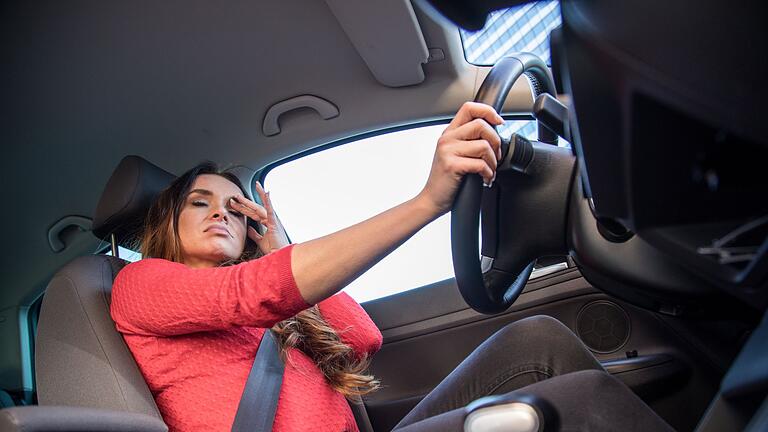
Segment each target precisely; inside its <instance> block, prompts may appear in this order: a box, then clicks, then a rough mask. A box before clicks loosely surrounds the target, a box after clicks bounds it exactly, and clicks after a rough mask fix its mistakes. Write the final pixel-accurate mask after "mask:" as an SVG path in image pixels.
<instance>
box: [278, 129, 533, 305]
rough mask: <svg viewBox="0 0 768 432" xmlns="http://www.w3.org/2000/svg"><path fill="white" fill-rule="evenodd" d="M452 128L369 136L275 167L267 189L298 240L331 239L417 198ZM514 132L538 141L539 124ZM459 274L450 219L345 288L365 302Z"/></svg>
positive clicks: (419, 235) (430, 227)
mask: <svg viewBox="0 0 768 432" xmlns="http://www.w3.org/2000/svg"><path fill="white" fill-rule="evenodd" d="M445 127H446V125H444V124H441V125H433V126H424V127H417V128H413V129H408V130H401V131H397V132H391V133H385V134H382V135H377V136H374V137H370V138H364V139H360V140H358V141H353V142H349V143H347V144H344V145H340V146H337V147H332V148H329V149H326V150H323V151H319V152H316V153H312V154H309V155H307V156H304V157H300V158H298V159H294V160H291V161H289V162H286V163H284V164H281V165H278V166H276V167H274V168H273V169H271V170H270V171H269V172H268V173H267V175H266V178H265V179H264V183H265V187H266V188H267V190H269V191H270V193H271V197H272V203H273V205H274V207H275V211H276V212H277V214H278V216H279V217H280V220H281V221H282V222H283V225H284V226H285V229H286V231H287V232H288V235H289V236H290V238H291V241H293V242H295V243H300V242H304V241H307V240H311V239H314V238H317V237H320V236H323V235H326V234H330V233H332V232H335V231H338V230H340V229H343V228H346V227H348V226H350V225H353V224H355V223H358V222H361V221H363V220H365V219H367V218H369V217H371V216H374V215H376V214H378V213H380V212H382V211H384V210H387V209H389V208H391V207H393V206H395V205H397V204H400V203H402V202H404V201H406V200H408V199H410V198H412V197H414V196H416V194H417V193H418V192H419V191H420V190H421V188H422V187H423V186H424V183H425V182H426V180H427V175H428V174H429V168H430V166H431V163H432V156H433V154H434V151H435V144H436V143H437V139H438V138H439V137H440V134H441V133H442V131H443V130H444V129H445ZM513 132H519V133H521V134H524V135H526V136H530V137H531V138H533V137H534V136H535V135H536V125H535V122H532V121H527V120H507V121H506V125H505V128H504V130H503V131H501V133H502V135H505V134H506V135H508V134H511V133H513ZM360 241H365V239H361V240H360ZM452 277H453V264H452V262H451V239H450V214H447V215H445V216H443V217H441V218H439V219H437V220H436V221H434V222H433V223H431V224H430V225H428V226H427V227H425V228H424V229H422V230H421V231H419V232H418V233H417V234H416V235H415V236H413V237H412V238H411V239H410V240H408V241H407V242H406V243H405V244H403V245H402V246H400V248H398V249H397V250H395V251H394V252H393V253H392V254H390V255H389V256H387V257H386V258H384V259H383V260H382V261H381V262H380V263H378V264H377V265H376V266H374V267H373V268H372V269H370V270H369V271H368V272H366V273H365V274H363V275H362V276H361V277H359V278H358V279H357V280H355V281H354V282H352V283H351V284H350V285H349V286H348V287H347V288H345V291H346V292H347V293H349V294H350V295H351V296H352V297H353V298H354V299H355V300H357V301H358V302H365V301H368V300H373V299H376V298H380V297H384V296H388V295H392V294H396V293H399V292H403V291H407V290H410V289H413V288H418V287H421V286H424V285H427V284H430V283H433V282H437V281H440V280H444V279H448V278H452Z"/></svg>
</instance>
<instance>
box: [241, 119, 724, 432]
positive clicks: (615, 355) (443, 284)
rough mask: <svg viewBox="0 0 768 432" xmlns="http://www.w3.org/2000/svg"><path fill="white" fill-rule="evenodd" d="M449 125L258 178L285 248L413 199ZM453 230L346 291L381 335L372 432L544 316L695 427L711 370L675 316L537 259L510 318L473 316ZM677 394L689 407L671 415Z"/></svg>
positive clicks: (520, 129)
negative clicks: (512, 331)
mask: <svg viewBox="0 0 768 432" xmlns="http://www.w3.org/2000/svg"><path fill="white" fill-rule="evenodd" d="M444 128H445V122H437V123H426V124H424V123H422V124H415V125H409V126H408V127H401V128H396V129H389V130H383V131H376V132H371V133H368V134H366V135H363V136H359V137H353V138H349V139H345V140H342V141H338V142H334V143H331V144H328V145H326V146H323V147H320V148H318V149H314V150H312V151H309V152H306V153H304V154H299V155H295V156H293V157H291V158H288V159H286V160H283V161H278V162H276V163H274V164H272V165H270V166H267V167H266V168H264V169H263V170H262V171H261V172H260V173H259V175H257V176H256V178H258V179H261V180H262V182H263V183H264V184H265V187H266V188H267V190H269V191H270V194H271V198H272V202H273V205H274V206H275V209H276V211H277V213H278V216H279V217H280V219H281V221H282V222H283V224H284V226H285V228H286V230H287V232H288V235H289V236H290V237H291V240H292V241H293V242H303V241H306V240H309V239H312V238H316V237H319V236H322V235H325V234H328V233H330V232H333V231H336V230H338V229H342V228H344V227H346V226H350V225H352V224H354V223H356V222H359V221H362V220H364V219H366V218H368V217H370V216H373V215H374V214H376V213H379V212H381V211H384V210H386V209H387V208H390V207H392V206H395V205H397V204H399V203H400V202H403V201H404V200H407V199H409V198H411V197H413V196H415V194H417V193H418V192H419V190H420V188H421V187H422V186H423V184H424V182H425V181H426V176H427V173H428V171H429V165H430V163H431V156H432V154H433V152H434V147H435V143H436V141H437V138H438V137H439V136H440V133H441V132H442V130H443V129H444ZM500 132H501V133H502V135H508V134H511V133H519V134H523V135H528V136H531V137H533V136H535V134H536V124H535V122H534V121H532V120H531V119H530V118H526V117H520V116H518V117H514V116H509V117H508V118H507V119H506V123H505V126H504V127H503V128H502V129H501V130H500ZM562 145H565V146H567V145H568V144H567V143H563V144H562ZM531 223H536V221H531ZM449 226H450V214H448V215H445V216H443V217H441V218H439V219H437V220H436V221H434V222H433V223H431V224H430V225H428V226H427V227H425V228H424V229H423V230H422V231H421V232H419V233H417V234H416V235H414V236H413V238H411V239H410V240H409V241H407V242H406V243H405V244H404V245H402V246H401V247H400V248H398V250H396V251H395V252H394V253H392V254H391V255H389V256H387V257H386V258H384V259H383V260H382V262H380V263H379V264H378V265H376V266H374V267H373V268H372V269H371V270H369V271H368V272H366V273H365V274H364V275H362V276H361V277H360V278H359V279H358V280H356V281H354V282H353V283H352V284H350V286H348V287H347V288H345V291H346V292H348V293H349V294H350V295H351V296H352V297H353V298H355V299H356V300H357V301H358V302H360V303H361V304H362V306H363V308H364V309H365V310H366V311H367V312H368V314H369V315H370V316H371V318H372V319H373V321H374V322H375V323H376V325H377V326H378V327H379V329H380V330H381V332H382V335H383V337H384V344H383V346H382V348H381V350H380V351H379V352H378V353H377V354H376V355H375V356H374V358H373V362H372V366H371V372H372V373H373V374H374V375H375V376H376V377H377V378H378V379H380V380H381V382H382V388H381V389H380V390H379V391H377V392H375V393H372V394H370V395H367V396H366V397H365V403H366V407H367V410H368V414H369V416H370V419H371V422H372V424H373V426H374V428H375V430H382V431H383V430H391V429H392V427H393V426H394V425H395V424H397V422H398V421H399V420H400V419H401V418H402V417H403V416H404V415H405V414H406V413H407V412H408V411H409V410H411V409H412V408H413V407H414V406H415V405H416V404H417V403H418V402H419V401H420V400H421V399H422V398H423V397H424V396H425V395H426V394H427V393H429V392H430V391H431V390H432V389H433V388H434V387H435V386H436V385H437V384H438V383H439V382H440V381H441V380H442V379H443V378H445V377H446V376H447V375H448V374H449V373H450V372H451V371H452V370H453V369H454V368H455V367H456V366H457V365H458V364H459V363H460V362H461V361H462V360H463V359H464V358H465V357H466V356H467V355H468V354H469V353H471V352H472V350H473V349H475V348H476V347H477V346H478V345H479V344H481V343H482V342H483V341H484V340H486V339H487V338H488V337H489V336H490V335H492V334H493V333H494V332H495V331H497V330H499V329H500V328H502V327H504V326H505V325H507V324H509V323H511V322H514V321H516V320H519V319H522V318H525V317H529V316H533V315H539V314H541V315H549V316H552V317H555V318H557V319H558V320H560V321H561V322H563V323H564V324H565V325H566V326H568V327H569V328H570V329H571V330H573V331H574V333H576V334H577V335H578V336H579V337H580V338H581V339H582V341H583V342H584V343H585V344H586V345H587V347H588V348H589V349H590V350H591V351H592V352H593V353H594V354H595V356H596V357H597V358H598V359H599V360H601V361H603V362H604V364H605V365H606V367H607V368H608V369H609V371H611V372H612V373H615V374H616V376H618V377H619V378H621V379H623V380H624V381H625V382H626V383H628V384H629V385H630V386H631V387H632V388H633V389H634V390H636V391H637V392H638V394H640V395H641V396H642V397H644V398H645V399H646V401H647V402H649V403H650V404H651V405H652V406H653V407H654V408H655V409H656V410H657V412H659V413H660V414H661V415H663V416H664V417H665V419H667V421H669V422H670V423H671V424H672V425H673V426H675V427H681V428H682V429H689V428H692V427H693V425H694V424H695V421H696V419H698V417H699V415H700V414H701V412H702V411H703V410H704V408H705V407H706V405H707V403H708V402H709V400H710V399H711V396H712V394H713V392H714V390H715V387H714V382H716V381H711V380H712V379H716V378H713V377H715V376H716V375H717V373H715V372H712V371H711V370H709V369H707V368H706V367H705V366H701V365H700V363H701V362H699V361H697V360H696V357H697V353H696V352H695V351H691V350H688V349H686V345H685V343H683V342H682V341H681V339H680V338H679V337H677V336H676V333H675V332H673V331H671V329H670V328H671V327H670V326H671V325H672V324H670V323H669V321H670V320H671V319H672V318H671V317H665V316H662V315H660V314H655V313H652V312H649V311H646V310H643V309H640V308H637V307H634V306H632V305H631V304H628V303H625V302H623V301H621V300H618V299H616V298H612V297H611V296H609V295H607V294H605V293H603V292H602V291H600V290H599V289H597V288H595V287H594V286H593V285H592V284H590V283H589V282H588V281H587V280H585V279H584V277H582V275H581V273H580V272H579V270H578V268H576V267H575V266H574V264H573V262H572V261H571V260H569V259H568V258H567V257H546V258H544V259H541V260H540V261H539V262H538V263H537V268H536V270H535V271H534V273H533V275H532V276H531V279H530V280H529V282H528V284H527V286H526V288H525V290H524V291H523V293H522V295H521V296H520V297H519V298H518V300H517V301H516V302H515V304H514V305H513V306H512V307H511V308H510V309H508V310H507V311H505V312H503V313H500V314H497V315H492V316H489V315H483V314H480V313H477V312H475V311H474V310H472V309H471V308H469V306H467V304H466V303H465V302H464V300H463V298H462V297H461V294H460V293H459V290H458V289H457V286H456V282H455V280H454V279H453V268H452V262H451V254H450V235H449ZM509 349H526V347H524V346H519V347H509ZM680 397H684V398H685V400H686V406H687V407H688V409H686V410H680V409H679V408H678V407H676V402H675V401H677V400H678V398H680Z"/></svg>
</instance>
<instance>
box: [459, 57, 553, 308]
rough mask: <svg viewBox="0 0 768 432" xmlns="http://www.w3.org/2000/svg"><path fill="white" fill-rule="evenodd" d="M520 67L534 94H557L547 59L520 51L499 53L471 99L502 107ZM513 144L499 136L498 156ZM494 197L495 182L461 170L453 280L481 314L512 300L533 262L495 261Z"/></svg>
mask: <svg viewBox="0 0 768 432" xmlns="http://www.w3.org/2000/svg"><path fill="white" fill-rule="evenodd" d="M524 73H525V74H526V75H528V76H529V78H530V80H531V84H532V87H533V91H534V99H535V98H536V96H538V95H539V94H540V93H543V92H546V93H550V94H552V95H555V94H556V92H555V87H554V82H553V80H552V77H551V75H550V73H549V69H548V68H547V65H546V64H545V63H544V62H543V61H542V60H541V59H540V58H538V57H537V56H535V55H533V54H528V53H522V54H516V55H514V56H509V57H504V58H502V59H501V60H499V61H498V62H497V63H496V65H495V66H494V67H493V68H492V69H491V71H490V73H489V74H488V76H487V77H486V79H485V81H483V84H482V85H481V86H480V89H479V90H478V92H477V95H476V96H475V102H479V103H484V104H486V105H490V106H492V107H493V108H494V109H495V110H496V111H497V112H501V109H502V107H503V105H504V101H505V100H506V98H507V95H508V94H509V91H510V89H511V88H512V85H513V84H514V83H515V81H517V79H518V78H520V76H521V75H523V74H524ZM539 139H540V140H541V141H545V142H546V141H551V136H550V135H548V131H546V128H544V127H542V126H541V125H539ZM512 144H513V145H510V143H509V142H508V141H504V140H503V141H502V160H506V159H507V153H508V152H510V151H512V152H513V153H514V151H515V148H517V146H516V145H514V142H513V143H512ZM510 149H511V150H510ZM512 156H514V155H512ZM512 156H510V157H512ZM497 200H498V184H496V185H494V186H492V187H490V188H486V187H483V184H482V179H481V178H480V177H479V176H476V175H470V176H465V177H464V178H463V179H462V182H461V185H460V186H459V189H458V192H457V194H456V198H455V200H454V204H453V208H452V210H451V250H452V253H453V267H454V273H455V275H456V283H457V285H458V287H459V291H460V292H461V295H462V296H463V297H464V300H465V301H466V302H467V304H468V305H469V306H471V307H472V308H473V309H475V310H476V311H478V312H481V313H486V314H494V313H499V312H503V311H504V310H506V309H508V308H509V307H510V306H511V305H512V304H513V303H514V302H515V300H517V297H518V296H519V295H520V293H521V292H522V290H523V288H524V287H525V284H526V282H527V281H528V278H529V277H530V275H531V271H533V265H534V263H535V259H534V260H532V261H526V262H523V263H521V264H518V265H515V266H513V267H515V268H512V269H508V268H506V269H500V268H497V267H495V266H494V261H495V258H496V256H497V255H496V254H497V251H496V248H497V244H496V242H497V227H498V213H497V211H496V208H495V205H496V204H497ZM481 208H482V210H483V220H482V222H483V225H482V227H481V228H482V235H483V250H482V255H481V258H479V259H478V256H477V251H478V250H479V244H478V236H477V228H476V227H477V226H478V224H479V223H480V213H481Z"/></svg>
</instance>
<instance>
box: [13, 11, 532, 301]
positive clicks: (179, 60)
mask: <svg viewBox="0 0 768 432" xmlns="http://www.w3.org/2000/svg"><path fill="white" fill-rule="evenodd" d="M329 1H331V0H329ZM382 1H384V3H386V1H385V0H382ZM332 3H333V7H334V8H343V7H346V6H345V2H343V1H332ZM348 3H350V4H352V3H353V2H348ZM384 3H382V4H384ZM377 4H378V3H377V2H372V3H371V5H372V6H371V15H370V16H367V17H366V16H361V17H360V19H377V18H378V17H377V16H375V8H376V5H377ZM401 7H406V8H408V7H410V5H409V3H408V2H406V1H403V2H402V6H401ZM358 9H359V8H358ZM414 9H415V13H416V18H417V20H418V24H419V26H420V27H421V32H422V33H423V37H424V42H425V43H426V47H428V48H430V49H433V48H439V49H440V50H442V52H443V53H444V55H445V59H444V60H441V61H434V62H428V63H426V64H424V65H423V70H424V75H425V79H424V81H423V82H421V83H419V84H416V85H410V86H406V87H397V88H393V87H387V86H385V85H383V84H381V83H379V82H377V81H376V79H375V78H374V75H373V74H372V73H371V70H369V68H368V67H367V65H366V62H365V61H364V60H363V59H362V58H361V56H360V54H359V53H358V51H357V50H356V46H355V44H353V43H352V41H351V40H350V35H348V34H347V33H346V32H345V30H344V28H342V26H340V25H339V21H338V20H337V19H336V16H335V15H334V13H333V12H332V10H331V8H329V6H328V4H326V2H320V1H315V0H295V1H231V2H227V3H226V4H222V3H219V2H212V1H199V0H198V1H165V2H150V1H136V2H101V1H70V2H56V1H49V2H41V1H25V2H22V1H13V2H3V3H2V5H0V10H1V11H2V13H1V14H0V16H1V17H2V18H0V19H1V20H2V21H0V23H1V24H0V34H2V42H0V44H2V45H0V53H2V58H3V68H2V72H0V76H1V77H2V83H3V84H2V86H3V91H2V94H3V97H2V98H0V99H1V101H0V107H1V108H0V109H1V110H2V116H1V117H0V127H1V129H2V131H3V143H4V145H3V149H4V152H5V153H6V154H8V153H10V155H9V157H8V158H6V159H5V160H6V161H9V162H10V163H6V169H5V170H4V171H3V180H4V184H5V185H6V197H5V200H6V203H7V204H6V208H7V209H8V210H11V209H18V210H19V211H18V212H12V211H6V212H4V214H3V226H5V227H6V237H5V238H6V247H5V248H4V250H3V251H2V264H0V265H1V266H2V267H1V268H0V271H1V272H2V275H3V286H2V294H0V310H2V309H4V308H7V307H12V306H16V305H18V304H28V303H29V302H30V301H31V300H33V299H34V298H35V297H36V296H37V295H39V293H40V292H41V291H42V289H43V288H44V285H45V284H46V283H47V281H48V279H49V278H50V276H51V275H52V273H53V272H54V271H55V270H56V269H57V268H59V267H60V266H61V265H63V264H64V263H66V262H67V261H69V260H71V259H73V258H74V257H76V256H79V255H82V254H86V253H92V252H93V251H94V250H95V247H96V245H97V244H98V243H99V242H98V241H97V240H96V239H95V237H93V236H92V235H91V234H89V233H85V234H82V235H75V236H71V237H68V238H66V239H65V240H68V243H69V244H68V248H67V249H65V250H64V251H63V252H60V253H54V252H53V251H52V250H51V248H50V246H49V243H48V230H49V228H50V227H51V226H52V225H53V224H54V223H55V222H57V221H58V220H59V219H60V218H62V217H64V216H68V215H80V216H87V217H90V216H91V215H92V214H93V210H94V208H95V206H96V202H97V200H98V197H99V195H100V193H101V190H102V188H103V186H104V184H105V183H106V181H107V179H108V178H109V175H110V174H111V171H112V169H113V168H114V167H115V165H116V164H117V163H118V161H119V160H120V159H121V158H122V157H123V156H125V155H128V154H137V155H140V156H142V157H144V158H146V159H148V160H150V161H152V162H153V163H155V164H157V165H159V166H161V167H163V168H165V169H166V170H168V171H171V172H173V173H177V174H178V173H180V172H182V171H184V170H185V169H186V168H188V167H190V166H192V165H194V164H195V163H197V162H199V161H201V160H204V159H210V160H213V161H215V162H218V163H220V164H222V165H225V166H236V165H240V166H244V167H247V170H246V171H247V172H252V171H254V170H257V169H259V168H260V167H262V166H264V165H265V164H267V163H269V162H272V161H275V160H278V159H280V158H283V157H286V156H289V155H291V154H295V153H297V152H300V151H302V150H306V149H309V148H312V147H315V146H317V145H320V144H324V143H328V142H332V141H335V140H338V139H341V138H346V137H350V136H353V135H356V134H359V133H364V132H368V131H372V130H378V129H383V128H387V127H395V126H400V125H404V124H408V123H413V122H417V121H426V120H434V119H438V118H447V117H448V116H450V114H451V113H453V112H455V110H456V109H457V108H458V106H459V105H460V104H461V103H462V102H463V101H465V100H470V99H471V98H472V97H473V95H474V91H475V90H476V88H477V87H478V86H479V83H480V81H481V80H482V78H483V76H484V75H485V74H487V68H479V67H475V66H473V65H469V64H467V63H466V61H465V60H464V55H463V50H462V48H461V41H460V38H459V33H458V29H457V28H456V27H454V26H453V25H452V24H450V23H448V22H447V21H445V20H443V19H440V18H439V17H438V16H436V15H433V14H431V13H429V11H428V9H429V7H428V6H425V5H423V4H420V3H419V4H416V5H415V6H414ZM408 25H412V24H411V23H409V22H406V20H404V21H403V22H392V23H390V24H389V27H390V28H392V31H393V32H397V31H398V29H399V28H402V27H401V26H408ZM381 38H382V40H383V41H386V40H387V35H386V34H383V35H381ZM398 60H399V59H398V58H397V57H396V56H395V57H393V58H392V59H391V61H392V62H395V64H396V62H397V61H398ZM518 84H519V85H518V86H516V87H515V90H513V92H512V94H511V95H510V97H509V99H508V102H507V106H506V107H505V111H508V112H518V111H524V110H525V109H526V107H528V106H530V102H531V100H530V92H529V91H528V89H527V86H525V85H524V84H522V83H518ZM304 94H311V95H315V96H319V97H322V98H324V99H327V100H329V101H331V102H332V103H333V104H335V105H336V106H337V107H338V108H339V110H340V115H339V116H338V117H336V118H334V119H331V120H326V121H323V120H321V119H320V118H319V117H318V116H317V115H316V114H315V113H313V112H311V111H309V110H298V111H295V112H291V113H287V114H286V115H284V116H282V117H281V118H280V125H281V127H282V128H283V131H282V132H281V133H280V134H279V135H277V136H273V137H266V136H265V135H263V134H262V131H261V127H262V120H263V119H264V116H265V112H266V110H267V109H268V108H269V107H270V106H271V105H273V104H274V103H276V102H279V101H282V100H285V99H287V98H290V97H294V96H299V95H304ZM73 232H75V233H76V231H73ZM65 234H66V233H65ZM69 234H71V233H69Z"/></svg>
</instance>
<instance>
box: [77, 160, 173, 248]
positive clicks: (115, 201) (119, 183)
mask: <svg viewBox="0 0 768 432" xmlns="http://www.w3.org/2000/svg"><path fill="white" fill-rule="evenodd" d="M175 178H176V176H174V175H173V174H171V173H169V172H168V171H166V170H164V169H162V168H160V167H158V166H157V165H154V164H152V163H150V162H148V161H146V160H145V159H143V158H141V157H139V156H126V157H124V158H123V160H121V161H120V163H119V164H118V165H117V168H115V171H114V172H113V173H112V177H110V178H109V181H108V182H107V185H106V186H105V187H104V191H103V192H102V193H101V198H100V199H99V204H98V205H97V206H96V212H95V213H94V216H93V225H92V227H93V233H94V235H96V237H98V238H101V239H104V238H106V237H107V236H109V235H110V234H115V236H116V237H117V241H118V243H120V244H121V245H130V244H131V242H133V241H134V240H135V239H136V236H137V235H139V234H140V231H141V228H142V226H143V224H144V218H145V217H146V215H147V213H148V212H149V207H150V206H151V205H152V202H153V201H154V200H155V197H157V195H158V194H159V193H160V192H161V191H162V190H163V189H165V188H166V187H167V186H168V185H169V184H171V182H172V181H173V180H174V179H175Z"/></svg>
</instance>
